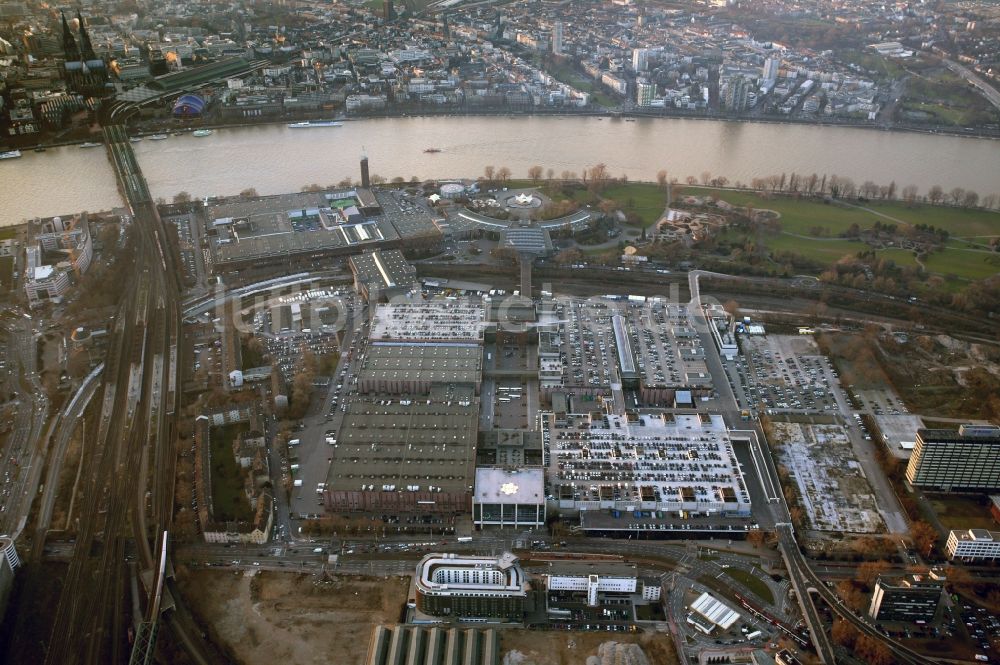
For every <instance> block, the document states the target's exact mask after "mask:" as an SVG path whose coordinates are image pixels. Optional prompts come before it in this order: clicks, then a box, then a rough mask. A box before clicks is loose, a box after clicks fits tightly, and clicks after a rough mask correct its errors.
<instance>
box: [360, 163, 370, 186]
mask: <svg viewBox="0 0 1000 665" xmlns="http://www.w3.org/2000/svg"><path fill="white" fill-rule="evenodd" d="M361 186H362V187H364V188H365V189H368V188H369V187H371V186H372V183H371V178H370V177H369V175H368V157H362V158H361Z"/></svg>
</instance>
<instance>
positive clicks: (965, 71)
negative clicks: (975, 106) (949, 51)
mask: <svg viewBox="0 0 1000 665" xmlns="http://www.w3.org/2000/svg"><path fill="white" fill-rule="evenodd" d="M941 61H942V62H943V63H944V65H945V66H946V67H947V68H948V69H950V70H951V71H953V72H955V73H956V74H958V75H959V76H961V77H962V78H964V79H965V80H966V81H968V82H969V83H971V84H972V85H973V86H975V87H976V89H977V90H979V92H981V93H983V97H985V98H986V100H987V101H988V102H989V103H990V104H992V105H993V106H995V107H996V108H997V109H1000V91H997V89H996V88H994V87H993V86H992V85H990V84H989V83H987V82H986V81H984V80H983V79H982V78H980V77H979V75H977V74H976V73H975V72H974V71H972V70H971V69H969V68H968V67H966V66H964V65H960V64H958V63H957V62H954V61H953V60H949V59H948V58H941Z"/></svg>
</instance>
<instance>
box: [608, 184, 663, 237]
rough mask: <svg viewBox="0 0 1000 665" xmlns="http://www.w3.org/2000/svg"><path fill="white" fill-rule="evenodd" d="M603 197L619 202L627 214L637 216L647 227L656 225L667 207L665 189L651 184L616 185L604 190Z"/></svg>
mask: <svg viewBox="0 0 1000 665" xmlns="http://www.w3.org/2000/svg"><path fill="white" fill-rule="evenodd" d="M601 196H603V197H604V198H606V199H613V200H615V201H617V202H618V205H620V206H622V209H623V210H624V211H625V212H626V213H630V212H634V213H635V214H637V215H638V216H639V217H640V218H642V225H643V226H646V227H648V226H651V225H653V224H655V223H656V220H658V219H659V218H660V215H662V214H663V209H664V208H665V207H666V205H667V194H666V192H664V191H663V188H661V187H659V186H658V185H654V184H650V183H632V184H628V185H615V186H613V187H608V188H607V189H606V190H604V192H602V193H601Z"/></svg>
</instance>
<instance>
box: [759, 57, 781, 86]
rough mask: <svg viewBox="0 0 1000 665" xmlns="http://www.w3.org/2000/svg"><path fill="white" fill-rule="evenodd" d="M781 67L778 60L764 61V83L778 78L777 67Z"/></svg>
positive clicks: (769, 59)
mask: <svg viewBox="0 0 1000 665" xmlns="http://www.w3.org/2000/svg"><path fill="white" fill-rule="evenodd" d="M780 66H781V61H780V60H779V59H778V58H773V57H772V58H768V59H767V60H765V61H764V72H763V77H762V78H763V79H764V80H765V81H774V80H775V79H777V78H778V67H780Z"/></svg>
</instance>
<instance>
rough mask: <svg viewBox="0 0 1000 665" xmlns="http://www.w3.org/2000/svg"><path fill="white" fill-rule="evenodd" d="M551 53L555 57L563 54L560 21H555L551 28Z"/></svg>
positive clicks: (561, 25)
mask: <svg viewBox="0 0 1000 665" xmlns="http://www.w3.org/2000/svg"><path fill="white" fill-rule="evenodd" d="M552 52H553V53H555V54H556V55H562V52H563V24H562V21H556V24H555V25H554V26H552Z"/></svg>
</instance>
